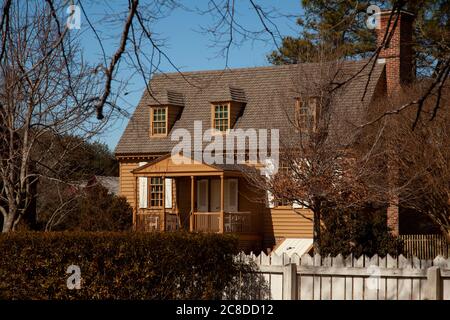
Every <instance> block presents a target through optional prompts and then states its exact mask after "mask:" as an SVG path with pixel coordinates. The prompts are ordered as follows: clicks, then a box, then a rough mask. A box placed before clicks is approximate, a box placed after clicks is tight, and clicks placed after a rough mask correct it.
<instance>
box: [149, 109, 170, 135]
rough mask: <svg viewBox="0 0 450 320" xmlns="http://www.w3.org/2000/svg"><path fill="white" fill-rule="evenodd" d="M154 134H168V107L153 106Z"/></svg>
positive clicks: (152, 122) (152, 130)
mask: <svg viewBox="0 0 450 320" xmlns="http://www.w3.org/2000/svg"><path fill="white" fill-rule="evenodd" d="M151 133H152V136H165V135H167V108H166V107H153V108H152V111H151Z"/></svg>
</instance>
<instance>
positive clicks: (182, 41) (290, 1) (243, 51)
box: [80, 0, 301, 150]
mask: <svg viewBox="0 0 450 320" xmlns="http://www.w3.org/2000/svg"><path fill="white" fill-rule="evenodd" d="M142 2H144V1H142ZM218 2H219V1H218ZM124 3H126V2H125V1H123V0H122V1H106V0H96V1H91V2H83V5H84V9H85V10H86V12H87V14H88V15H89V16H90V17H91V18H90V20H91V22H92V23H93V25H95V27H96V29H97V31H98V32H99V34H100V37H101V38H102V39H104V41H103V44H104V47H105V51H106V53H107V55H111V54H112V53H113V52H114V50H115V49H116V47H117V45H118V42H119V39H120V31H121V30H120V26H119V25H118V24H112V23H109V22H108V19H107V16H106V18H105V14H106V15H108V14H111V13H115V14H117V13H123V12H124V11H125V10H126V5H125V4H124ZM207 3H208V0H190V1H185V2H184V4H185V5H186V6H187V7H188V8H189V9H194V8H202V9H205V8H206V5H207ZM236 3H237V12H238V13H239V15H238V16H237V17H236V19H238V21H239V22H240V23H242V24H245V26H246V27H247V28H250V29H260V28H261V27H262V25H261V22H260V20H259V18H258V16H257V15H256V13H255V11H254V10H253V9H252V8H251V7H250V2H249V1H247V0H238V1H236ZM256 3H257V4H260V5H262V6H264V7H265V8H270V7H272V8H276V9H277V11H279V12H280V13H283V14H290V15H298V14H300V12H301V7H300V0H282V1H280V0H278V1H275V0H260V1H256ZM122 16H124V15H122ZM213 22H214V20H213V17H212V16H211V15H208V14H205V15H200V14H198V12H194V11H193V10H192V11H189V10H185V9H182V8H175V9H174V10H173V11H171V12H170V14H169V15H168V16H167V17H165V18H163V19H161V20H159V21H157V23H156V24H154V25H152V31H153V32H154V33H156V34H157V35H158V37H159V38H163V39H164V47H163V49H164V52H165V53H166V54H167V55H168V56H169V57H170V59H171V60H172V61H173V62H174V64H175V65H176V66H177V67H178V68H180V69H181V70H182V71H195V70H212V69H223V68H224V67H225V64H226V60H225V58H224V57H223V56H221V55H219V54H218V48H217V47H216V46H214V42H213V38H212V36H211V35H209V34H204V33H202V32H201V29H202V28H205V27H208V26H210V25H211V24H212V23H213ZM274 22H275V23H276V25H277V27H278V29H279V31H280V34H281V35H282V36H285V35H296V34H297V33H298V28H296V25H295V17H286V16H281V15H279V16H278V17H277V18H275V19H274ZM80 33H81V35H82V37H81V39H82V40H81V45H82V47H83V49H84V55H85V58H86V59H87V61H89V62H90V63H96V62H97V61H99V59H100V57H101V56H100V54H99V53H100V52H101V51H100V47H99V45H98V43H97V42H96V41H95V37H94V34H93V32H92V31H91V30H90V28H89V26H88V24H87V21H86V20H85V19H83V17H82V19H81V29H80ZM274 48H275V45H274V43H273V41H272V40H271V39H270V38H269V37H268V36H266V37H265V39H264V40H263V41H250V40H248V41H244V42H243V43H241V44H240V45H239V46H233V47H232V49H231V51H230V53H229V61H228V66H229V67H230V68H237V67H255V66H264V65H268V62H267V59H266V55H267V54H268V53H269V52H271V51H272V50H273V49H274ZM160 69H161V70H162V71H163V72H173V71H174V69H173V68H172V67H171V66H170V64H169V63H167V61H162V62H161V65H160ZM117 79H118V80H122V81H125V82H126V84H127V88H126V92H128V94H127V95H126V96H122V97H121V98H120V99H119V101H118V103H119V105H120V107H121V108H123V109H126V110H127V111H128V112H129V113H130V114H131V113H132V112H133V111H134V109H135V107H136V105H137V104H138V102H139V99H140V97H141V95H142V92H143V90H144V88H145V83H144V80H143V79H142V76H140V75H138V74H135V72H134V70H132V69H131V68H129V67H128V66H126V65H124V64H122V65H121V66H120V69H119V72H118V74H117ZM127 123H128V118H126V117H121V118H120V119H119V120H117V121H115V122H114V123H112V124H111V126H110V128H109V129H108V130H107V131H106V132H105V133H103V134H102V135H100V136H98V137H97V139H98V140H100V141H102V142H105V143H106V144H108V146H109V147H110V149H111V150H113V149H114V148H115V146H116V144H117V142H118V141H119V139H120V136H121V134H122V132H123V130H124V129H125V127H126V124H127Z"/></svg>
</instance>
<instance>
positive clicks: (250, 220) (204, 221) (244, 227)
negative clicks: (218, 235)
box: [194, 211, 256, 233]
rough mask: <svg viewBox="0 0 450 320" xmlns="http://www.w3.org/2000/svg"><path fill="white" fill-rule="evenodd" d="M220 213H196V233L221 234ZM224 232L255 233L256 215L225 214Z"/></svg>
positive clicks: (241, 213) (250, 213) (242, 213)
mask: <svg viewBox="0 0 450 320" xmlns="http://www.w3.org/2000/svg"><path fill="white" fill-rule="evenodd" d="M219 224H220V212H194V231H197V232H219V231H220V225H219ZM223 230H224V232H230V233H246V232H255V231H256V230H255V219H254V214H253V213H252V212H250V211H239V212H225V213H224V228H223Z"/></svg>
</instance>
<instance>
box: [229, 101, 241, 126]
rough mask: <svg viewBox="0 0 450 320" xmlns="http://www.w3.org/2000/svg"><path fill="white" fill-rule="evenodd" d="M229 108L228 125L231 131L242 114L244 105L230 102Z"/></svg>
mask: <svg viewBox="0 0 450 320" xmlns="http://www.w3.org/2000/svg"><path fill="white" fill-rule="evenodd" d="M229 108H230V114H229V117H230V121H229V124H230V129H233V128H234V125H235V123H236V120H237V119H238V117H239V116H240V115H241V114H242V110H243V109H244V104H243V103H241V102H231V103H230V107H229Z"/></svg>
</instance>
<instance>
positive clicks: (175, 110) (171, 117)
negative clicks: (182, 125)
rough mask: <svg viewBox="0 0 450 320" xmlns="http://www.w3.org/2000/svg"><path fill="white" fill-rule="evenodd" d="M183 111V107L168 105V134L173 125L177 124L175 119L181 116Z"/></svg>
mask: <svg viewBox="0 0 450 320" xmlns="http://www.w3.org/2000/svg"><path fill="white" fill-rule="evenodd" d="M182 111H183V108H182V107H179V106H168V108H167V134H169V132H170V130H172V127H173V125H174V124H175V121H176V120H177V119H178V118H179V116H180V114H181V112H182Z"/></svg>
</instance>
